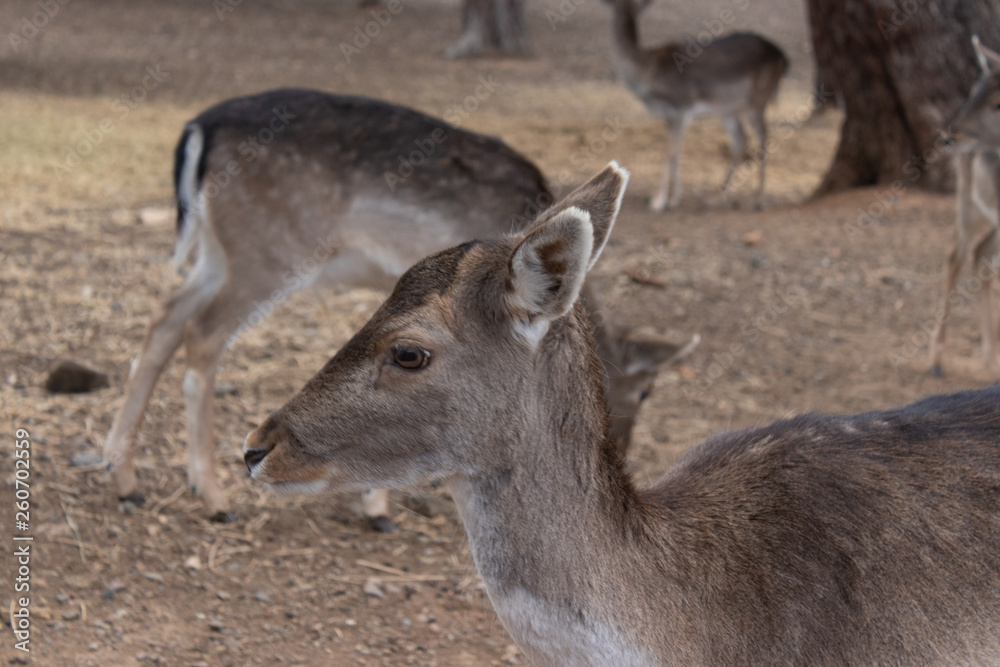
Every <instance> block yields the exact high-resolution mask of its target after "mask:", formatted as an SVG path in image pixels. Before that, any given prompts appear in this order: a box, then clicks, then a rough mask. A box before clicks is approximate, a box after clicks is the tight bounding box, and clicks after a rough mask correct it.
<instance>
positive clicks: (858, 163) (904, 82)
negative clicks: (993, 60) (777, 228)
mask: <svg viewBox="0 0 1000 667" xmlns="http://www.w3.org/2000/svg"><path fill="white" fill-rule="evenodd" d="M807 3H808V8H809V22H810V28H811V30H812V38H813V46H814V49H815V52H816V62H817V75H818V77H819V78H821V79H822V80H823V81H825V82H826V83H827V84H829V85H830V86H831V87H832V88H833V89H835V90H836V91H837V92H838V94H839V95H840V97H841V99H842V101H843V104H844V113H845V116H846V118H845V120H844V125H843V127H842V128H841V135H840V145H839V146H838V148H837V154H836V157H834V160H833V164H832V166H831V167H830V170H829V171H828V172H827V174H826V176H825V177H824V179H823V182H822V183H821V184H820V186H819V188H818V189H817V190H816V193H815V194H814V196H816V197H818V196H823V195H826V194H830V193H833V192H837V191H840V190H845V189H848V188H853V187H859V186H866V185H876V184H884V183H897V181H898V182H899V183H897V185H899V186H902V187H903V188H905V187H910V186H914V187H919V188H923V189H928V190H934V191H946V190H949V189H951V188H952V187H953V183H954V175H953V173H952V167H951V160H950V159H948V158H947V157H946V154H945V153H944V152H943V151H942V150H941V144H940V140H939V138H938V137H939V132H940V130H941V129H942V127H943V126H944V125H945V124H947V122H948V120H949V119H950V118H951V117H952V115H953V114H954V113H955V111H956V110H957V109H958V107H959V106H960V105H961V103H962V102H963V101H964V100H965V98H966V96H967V95H968V93H969V90H970V88H971V87H972V84H973V82H974V81H975V80H976V78H977V76H978V70H977V67H976V60H975V56H974V54H973V51H972V45H971V43H970V38H971V37H972V35H973V34H978V35H979V36H980V38H981V39H982V40H983V43H984V44H986V45H987V46H990V47H991V48H997V47H1000V8H998V4H997V0H807Z"/></svg>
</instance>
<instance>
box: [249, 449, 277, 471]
mask: <svg viewBox="0 0 1000 667" xmlns="http://www.w3.org/2000/svg"><path fill="white" fill-rule="evenodd" d="M270 451H271V450H270V449H248V450H246V451H245V452H244V453H243V460H244V461H245V462H246V464H247V468H249V469H250V472H253V467H254V466H255V465H257V464H258V463H260V462H261V461H263V460H264V457H265V456H267V455H268V453H270Z"/></svg>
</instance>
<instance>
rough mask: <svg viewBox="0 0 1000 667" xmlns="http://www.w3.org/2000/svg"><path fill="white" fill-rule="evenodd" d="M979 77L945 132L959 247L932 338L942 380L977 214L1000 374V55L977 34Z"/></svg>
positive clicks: (985, 316)
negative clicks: (998, 291)
mask: <svg viewBox="0 0 1000 667" xmlns="http://www.w3.org/2000/svg"><path fill="white" fill-rule="evenodd" d="M972 48H973V50H974V51H975V54H976V62H977V63H978V64H979V71H980V74H979V79H978V80H977V81H976V83H975V84H973V86H972V90H971V91H970V92H969V97H968V99H966V100H965V103H964V104H963V105H962V106H961V107H960V108H959V110H958V112H957V113H956V114H955V117H954V118H953V119H952V121H951V122H950V123H949V124H948V125H947V127H946V129H945V136H946V141H947V143H948V144H949V146H950V147H951V148H952V150H953V151H954V153H955V172H956V175H957V181H958V182H957V192H956V196H955V209H956V211H955V222H956V225H955V243H954V245H953V247H952V249H951V252H950V253H949V254H948V261H947V263H946V264H945V269H944V291H943V293H942V295H941V305H940V307H939V308H938V311H937V314H938V319H937V325H936V327H935V331H934V334H933V336H932V337H931V374H933V375H935V376H937V377H940V376H941V375H942V371H941V357H942V355H943V354H944V341H945V328H946V327H947V325H948V320H949V318H950V317H951V307H952V302H953V300H954V295H955V286H956V285H957V284H958V276H959V274H960V273H961V271H962V266H963V265H964V264H965V262H966V260H967V259H968V256H969V238H970V235H971V233H972V224H973V222H975V221H976V220H975V216H976V214H977V213H978V214H979V217H980V218H981V220H982V222H983V223H985V224H986V225H987V229H986V232H985V234H984V235H983V236H982V237H981V238H980V239H979V240H978V241H976V243H975V245H973V246H972V259H973V267H974V268H975V270H976V271H977V272H978V274H979V278H980V279H981V280H982V289H981V290H980V297H981V299H982V331H983V333H982V339H983V340H982V346H983V359H984V361H985V364H986V370H987V371H988V372H991V373H992V372H995V371H996V369H997V361H996V341H997V335H998V334H997V324H996V320H995V318H994V316H993V282H994V281H995V280H996V278H997V274H998V273H1000V54H998V53H996V52H995V51H993V50H991V49H989V48H987V47H985V46H983V45H982V44H981V43H980V41H979V37H976V36H973V38H972Z"/></svg>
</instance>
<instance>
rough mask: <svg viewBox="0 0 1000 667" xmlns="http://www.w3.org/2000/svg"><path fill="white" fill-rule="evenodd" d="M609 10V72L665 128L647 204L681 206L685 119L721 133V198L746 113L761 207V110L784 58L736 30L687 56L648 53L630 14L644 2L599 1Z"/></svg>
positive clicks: (736, 161)
mask: <svg viewBox="0 0 1000 667" xmlns="http://www.w3.org/2000/svg"><path fill="white" fill-rule="evenodd" d="M606 1H607V2H609V3H610V4H611V6H612V8H613V10H614V17H613V24H612V28H613V49H612V62H613V64H614V69H615V72H616V73H617V75H618V78H620V79H621V80H622V81H623V82H624V83H625V85H627V86H628V87H629V90H631V91H632V92H633V93H634V94H635V95H636V97H638V98H639V99H640V100H642V103H643V104H644V105H646V108H647V109H649V111H650V112H651V113H653V114H654V115H656V116H659V117H661V118H663V119H664V120H665V121H666V125H667V152H666V157H665V158H664V161H663V173H662V175H661V178H660V189H659V192H657V194H656V196H655V197H653V199H652V201H651V202H650V204H649V207H650V209H651V210H653V211H657V212H659V211H663V210H664V209H666V208H676V207H677V205H678V204H680V202H681V173H680V155H681V145H682V142H683V140H684V132H685V131H686V130H687V128H688V125H690V123H691V121H692V119H694V118H697V117H699V116H720V117H721V118H722V122H723V124H724V125H725V127H726V132H728V134H729V139H730V147H731V149H732V162H731V163H730V165H729V169H728V170H727V171H726V177H725V180H724V181H723V183H722V186H721V188H720V191H721V192H722V195H723V198H725V197H726V195H727V194H728V189H729V183H730V181H731V180H732V178H733V174H734V173H735V171H736V168H737V167H739V166H740V164H741V163H742V162H743V160H744V159H745V157H746V151H747V137H746V134H745V132H744V131H743V123H742V121H741V116H744V115H745V116H746V118H747V120H748V121H749V123H750V127H751V129H752V130H753V132H754V134H755V135H756V137H757V143H758V144H759V146H760V151H761V154H760V155H761V156H760V180H759V182H758V186H757V195H756V206H757V208H760V207H761V206H763V202H764V168H765V166H766V165H767V154H768V151H767V149H766V147H765V145H766V142H767V121H766V120H765V118H764V108H765V107H766V106H767V104H768V102H770V101H771V100H772V99H774V96H775V95H776V94H777V91H778V84H779V82H780V81H781V77H782V76H784V74H785V71H786V70H787V69H788V59H787V58H786V57H785V54H784V53H782V51H781V49H779V48H778V47H777V46H775V45H774V44H773V43H771V42H770V41H768V40H766V39H764V38H763V37H761V36H760V35H755V34H753V33H747V32H739V33H732V34H729V35H725V36H723V37H719V38H717V39H715V40H714V41H712V42H711V43H709V44H708V45H707V46H705V47H704V48H703V50H702V51H701V52H700V53H696V54H695V55H693V56H691V55H689V54H687V53H686V52H685V45H684V44H681V43H671V44H665V45H663V46H660V47H658V48H655V49H643V48H642V47H641V46H640V45H639V28H638V26H637V24H636V17H637V14H638V13H639V12H641V11H642V10H643V9H645V7H646V6H647V5H648V4H649V2H650V0H646V1H645V2H642V3H641V5H640V6H639V7H638V8H637V7H636V6H635V2H636V0H606Z"/></svg>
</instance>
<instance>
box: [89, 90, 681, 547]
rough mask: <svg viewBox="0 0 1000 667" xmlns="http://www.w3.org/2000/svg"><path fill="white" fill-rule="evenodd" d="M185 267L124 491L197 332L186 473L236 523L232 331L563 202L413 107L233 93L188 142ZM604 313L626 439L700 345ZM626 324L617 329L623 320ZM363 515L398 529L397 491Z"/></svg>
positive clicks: (168, 308)
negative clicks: (229, 404)
mask: <svg viewBox="0 0 1000 667" xmlns="http://www.w3.org/2000/svg"><path fill="white" fill-rule="evenodd" d="M174 177H175V184H176V194H177V207H178V217H177V233H178V234H177V245H176V249H175V254H174V260H175V263H176V264H177V266H178V267H181V266H183V265H184V264H185V262H186V260H187V259H188V258H189V256H192V255H193V257H194V264H193V266H192V267H191V269H190V270H189V271H188V272H187V275H186V277H185V279H184V282H183V284H182V285H181V286H180V288H179V289H178V290H177V291H176V292H175V293H174V294H173V295H172V296H171V297H170V299H169V300H168V301H167V302H166V303H165V304H163V306H162V308H161V309H160V311H159V313H158V314H157V315H156V316H155V317H154V319H153V321H152V323H151V324H150V326H149V330H148V332H147V334H146V338H145V341H144V342H143V344H142V351H141V352H140V353H139V356H138V358H137V359H136V360H135V362H134V363H133V366H132V369H131V372H130V374H129V379H128V384H127V386H126V388H125V401H124V403H123V404H122V405H121V407H120V408H119V410H118V412H117V414H116V415H115V418H114V422H113V423H112V426H111V430H110V432H109V433H108V437H107V440H106V441H105V444H104V455H105V459H106V460H107V461H108V462H109V464H110V465H111V468H112V471H113V476H114V479H115V483H116V486H117V489H118V494H119V496H120V497H121V498H123V499H130V500H133V501H137V502H141V501H142V496H141V494H140V493H139V491H138V482H137V480H136V475H135V469H134V464H133V449H134V443H135V438H136V435H137V434H138V431H139V427H140V425H141V423H142V418H143V413H144V412H145V408H146V404H147V402H148V400H149V397H150V394H151V393H152V390H153V386H154V385H155V383H156V380H157V379H158V378H159V376H160V374H161V373H162V371H163V369H164V367H165V366H166V364H167V362H168V361H169V360H170V358H171V356H173V354H174V352H175V351H176V350H177V348H178V347H179V346H180V345H181V343H182V342H183V344H184V346H185V350H186V363H187V370H186V372H185V374H184V384H183V389H184V397H185V408H186V412H187V422H188V451H189V455H188V483H189V484H190V485H191V487H192V489H194V490H195V492H196V493H197V494H198V495H199V496H200V497H201V498H202V500H203V501H204V503H205V505H206V508H207V510H208V513H209V515H210V516H212V517H213V518H215V519H217V520H230V519H232V518H233V517H232V515H231V514H230V513H229V509H228V505H227V502H226V498H225V495H224V493H223V491H222V489H221V488H220V486H219V482H218V476H217V474H216V471H215V446H214V444H213V442H212V414H213V409H214V387H215V378H216V373H217V371H218V366H219V361H220V359H221V358H222V355H223V353H224V352H225V350H226V348H227V346H228V345H229V343H230V341H231V340H232V338H233V337H234V336H236V335H238V334H239V333H240V331H241V330H242V329H245V328H246V327H249V326H253V325H256V324H257V323H258V322H260V321H261V320H263V319H264V317H266V315H267V314H268V313H270V312H271V311H272V310H273V309H274V308H275V307H277V305H278V304H279V303H280V302H281V301H282V300H283V299H285V298H286V297H287V296H288V295H290V294H291V293H293V292H295V291H297V290H299V289H302V288H304V287H307V286H310V285H322V284H332V285H336V286H339V287H342V288H354V287H369V288H377V289H379V288H385V289H387V288H389V287H391V286H392V284H393V281H395V279H396V278H398V277H399V276H400V275H401V274H402V273H403V272H404V271H405V270H406V269H407V268H408V267H409V266H410V265H411V264H412V263H413V262H415V261H417V260H418V259H420V258H421V257H423V256H424V255H426V254H428V253H430V252H433V251H436V250H441V249H444V248H447V247H449V246H450V245H454V244H455V243H459V242H461V241H465V240H468V239H471V238H477V237H495V236H500V235H502V234H504V233H507V232H510V231H513V230H517V229H519V228H521V227H523V225H524V224H527V223H529V222H530V221H531V218H532V216H531V215H530V214H529V212H530V211H537V210H539V208H544V207H545V206H546V205H548V204H550V203H551V202H552V201H553V199H552V195H551V194H550V193H549V191H548V190H547V189H546V186H545V184H544V182H543V178H542V175H541V173H540V172H539V171H538V169H537V168H536V167H535V166H534V165H533V164H531V163H530V162H529V161H528V160H526V159H524V158H523V157H521V156H520V155H518V154H517V153H515V152H514V151H513V150H511V149H510V148H509V147H507V146H506V145H505V144H504V143H502V142H501V141H499V140H497V139H493V138H490V137H485V136H482V135H479V134H474V133H471V132H465V131H463V130H459V129H455V128H452V127H450V126H449V125H447V124H446V123H445V122H444V121H442V120H439V119H436V118H432V117H430V116H426V115H424V114H421V113H418V112H416V111H413V110H410V109H406V108H404V107H400V106H396V105H393V104H388V103H385V102H380V101H376V100H370V99H366V98H361V97H348V96H339V95H329V94H326V93H320V92H315V91H309V90H277V91H271V92H267V93H262V94H259V95H254V96H250V97H241V98H236V99H231V100H227V101H225V102H222V103H220V104H218V105H216V106H214V107H212V108H210V109H207V110H206V111H204V112H203V113H202V114H200V115H199V116H198V117H197V118H195V119H194V120H192V121H191V122H190V123H188V124H187V126H186V127H185V129H184V132H183V134H182V136H181V139H180V142H179V143H178V145H177V150H176V156H175V166H174ZM604 319H605V318H604V317H599V318H598V321H599V323H600V325H599V328H598V330H597V331H595V336H596V337H597V340H598V341H599V344H600V349H601V358H602V360H603V361H604V363H605V365H606V367H607V368H608V370H609V374H608V376H607V379H606V382H607V383H608V387H609V389H610V391H609V394H608V403H609V408H610V409H611V411H612V413H613V415H614V421H615V425H616V433H617V434H618V436H619V438H620V439H621V440H622V441H623V443H625V444H627V439H628V438H629V436H630V432H631V428H632V424H633V423H634V421H635V416H636V413H637V412H638V409H639V404H640V402H641V400H642V397H643V394H644V393H648V390H649V387H650V385H651V384H652V379H653V378H654V377H655V373H656V371H657V370H658V369H659V368H662V367H664V366H665V365H667V364H670V363H672V362H674V361H676V360H677V359H678V358H680V357H681V356H683V355H684V354H686V353H687V352H688V351H690V349H691V347H692V345H690V344H688V345H686V346H682V345H674V344H673V343H671V342H670V341H666V340H662V339H660V340H655V339H654V340H648V339H643V340H639V339H638V338H636V337H634V336H633V335H632V333H631V331H629V330H619V329H618V327H617V326H615V325H614V323H613V322H608V323H606V324H605V322H604ZM612 329H614V330H612ZM363 506H364V511H365V514H366V515H367V516H368V517H369V518H370V519H371V520H372V523H373V524H374V525H375V526H376V527H377V528H380V529H390V528H391V523H390V522H389V520H388V519H387V518H386V517H385V514H386V512H387V510H388V505H387V496H386V493H385V492H384V491H377V492H371V493H368V494H366V496H365V498H364V502H363Z"/></svg>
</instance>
